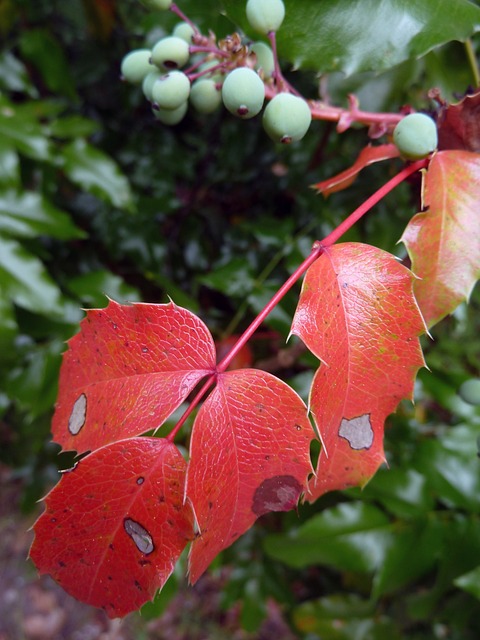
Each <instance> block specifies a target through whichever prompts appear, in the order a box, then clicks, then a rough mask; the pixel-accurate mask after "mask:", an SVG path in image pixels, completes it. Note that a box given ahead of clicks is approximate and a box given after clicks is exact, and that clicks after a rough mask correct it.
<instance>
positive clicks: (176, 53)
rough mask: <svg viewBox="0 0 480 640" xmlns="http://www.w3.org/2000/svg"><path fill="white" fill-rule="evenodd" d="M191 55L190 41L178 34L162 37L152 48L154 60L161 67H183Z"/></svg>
mask: <svg viewBox="0 0 480 640" xmlns="http://www.w3.org/2000/svg"><path fill="white" fill-rule="evenodd" d="M189 57H190V51H189V48H188V43H187V42H185V40H182V38H177V37H176V36H168V37H167V38H162V39H161V40H159V41H158V42H157V44H156V45H155V46H154V47H153V49H152V62H153V64H156V65H157V67H160V68H166V69H177V68H178V67H183V65H184V64H186V62H187V60H188V58H189Z"/></svg>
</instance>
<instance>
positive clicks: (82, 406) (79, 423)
mask: <svg viewBox="0 0 480 640" xmlns="http://www.w3.org/2000/svg"><path fill="white" fill-rule="evenodd" d="M86 419H87V396H86V395H85V394H84V393H82V394H81V395H80V396H78V398H77V399H76V400H75V404H74V405H73V409H72V413H71V414H70V418H69V419H68V430H69V431H70V433H71V434H72V436H76V435H77V434H78V433H79V432H80V429H81V428H82V427H83V425H84V424H85V421H86Z"/></svg>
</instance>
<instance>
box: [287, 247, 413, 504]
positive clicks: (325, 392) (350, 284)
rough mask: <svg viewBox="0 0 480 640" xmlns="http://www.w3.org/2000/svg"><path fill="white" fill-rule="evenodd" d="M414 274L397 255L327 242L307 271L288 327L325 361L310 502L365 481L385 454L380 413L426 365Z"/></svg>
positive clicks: (317, 385) (315, 399)
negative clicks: (319, 440)
mask: <svg viewBox="0 0 480 640" xmlns="http://www.w3.org/2000/svg"><path fill="white" fill-rule="evenodd" d="M412 279H413V277H412V274H411V273H410V272H409V271H408V269H406V268H405V267H403V266H402V265H401V264H399V263H398V262H397V260H396V259H395V258H394V256H392V255H390V254H388V253H386V252H385V251H381V250H380V249H376V248H375V247H371V246H368V245H363V244H358V243H344V244H339V245H334V246H332V247H329V248H328V249H326V250H325V253H324V254H323V255H322V256H321V257H320V258H319V259H318V260H317V261H316V262H314V264H313V265H312V266H311V267H310V268H309V270H308V271H307V274H306V276H305V280H304V283H303V287H302V292H301V295H300V300H299V303H298V307H297V310H296V312H295V317H294V320H293V324H292V333H294V334H296V335H298V336H299V337H300V338H301V339H302V340H303V342H304V343H305V344H306V345H307V347H308V348H309V349H310V350H311V351H312V352H313V353H314V354H315V355H316V356H317V357H318V358H320V359H321V360H322V365H321V366H320V368H319V370H318V371H317V373H316V375H315V378H314V381H313V384H312V388H311V393H310V410H311V412H312V414H313V417H314V419H315V423H316V424H317V426H318V430H319V433H320V434H321V438H322V443H323V447H322V450H321V453H320V457H319V461H318V467H317V476H316V477H314V478H312V480H311V481H310V483H309V492H308V493H307V496H306V497H307V499H308V500H310V501H311V502H313V501H314V500H316V499H317V498H318V497H319V496H320V495H322V494H323V493H325V492H327V491H332V490H334V489H343V488H346V487H349V486H354V485H364V484H365V483H366V482H367V481H368V479H369V478H370V477H371V476H372V475H373V474H374V473H375V472H376V470H377V469H378V467H379V466H380V464H381V463H382V462H383V461H384V452H383V429H384V422H385V418H386V417H387V416H388V414H390V413H392V411H394V409H395V408H396V406H397V404H398V403H399V402H400V400H401V399H402V398H410V397H411V395H412V390H413V383H414V379H415V375H416V372H417V370H418V369H419V367H421V366H422V365H423V364H424V361H423V356H422V352H421V349H420V343H419V340H418V336H419V334H421V333H422V332H423V331H424V329H425V326H424V323H423V319H422V317H421V315H420V312H419V310H418V306H417V304H416V302H415V298H414V297H413V293H412Z"/></svg>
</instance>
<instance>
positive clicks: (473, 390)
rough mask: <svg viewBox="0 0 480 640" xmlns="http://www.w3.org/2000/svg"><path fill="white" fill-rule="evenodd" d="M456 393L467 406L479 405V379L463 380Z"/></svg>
mask: <svg viewBox="0 0 480 640" xmlns="http://www.w3.org/2000/svg"><path fill="white" fill-rule="evenodd" d="M458 393H459V394H460V397H461V398H462V399H463V400H465V402H468V404H473V405H480V378H471V379H470V380H465V382H463V383H462V384H461V386H460V389H459V390H458Z"/></svg>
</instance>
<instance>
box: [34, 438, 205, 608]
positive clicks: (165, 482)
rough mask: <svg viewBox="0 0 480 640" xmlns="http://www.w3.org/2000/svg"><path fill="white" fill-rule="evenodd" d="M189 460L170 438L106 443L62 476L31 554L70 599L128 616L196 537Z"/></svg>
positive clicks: (159, 585)
mask: <svg viewBox="0 0 480 640" xmlns="http://www.w3.org/2000/svg"><path fill="white" fill-rule="evenodd" d="M185 469H186V463H185V461H184V459H183V458H182V456H181V455H180V453H179V451H178V449H177V448H176V447H175V445H173V444H172V443H170V442H168V441H167V440H160V439H158V438H130V439H128V440H123V441H120V442H115V443H114V444H111V445H107V446H106V447H103V448H102V449H99V450H98V451H95V452H94V453H91V454H90V455H88V456H86V457H85V458H83V459H82V460H81V461H80V462H79V463H78V465H77V466H76V467H75V468H74V469H72V470H71V471H69V472H66V473H64V474H63V476H62V479H61V480H60V482H59V484H58V485H57V486H56V487H55V488H54V489H52V491H51V492H50V493H49V494H48V495H47V497H46V499H45V502H46V508H45V512H44V513H43V514H42V515H41V516H40V518H39V519H38V520H37V522H36V523H35V525H34V530H35V540H34V542H33V545H32V548H31V550H30V557H31V559H32V560H33V562H34V563H35V565H36V566H37V568H38V570H39V572H40V573H48V574H50V575H51V576H52V577H53V578H54V579H55V580H56V581H57V582H58V583H59V584H61V585H62V587H63V588H64V589H65V591H68V593H70V594H71V595H72V596H74V597H75V598H77V599H78V600H81V601H82V602H86V603H87V604H91V605H93V606H95V607H101V608H102V609H104V610H105V611H106V612H107V614H108V615H109V616H110V617H111V618H115V617H121V616H125V615H126V614H127V613H129V612H130V611H134V610H135V609H138V608H139V607H140V606H141V605H142V604H144V603H145V602H147V601H148V600H151V599H152V598H153V596H154V595H155V593H156V591H157V590H158V589H161V588H162V586H163V585H164V584H165V582H166V580H167V579H168V577H169V575H170V574H171V573H172V571H173V568H174V566H175V563H176V561H177V560H178V557H179V556H180V554H181V552H182V551H183V549H184V548H185V546H186V544H187V542H188V541H189V540H191V539H192V537H193V516H192V512H191V509H190V507H189V505H185V504H184V502H183V494H184V481H185Z"/></svg>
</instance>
